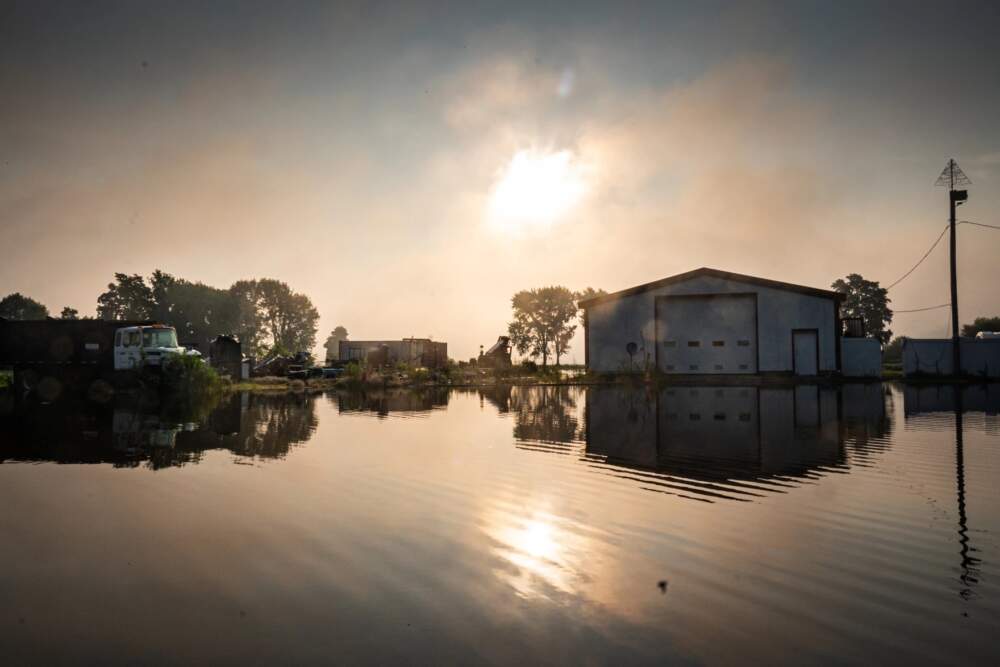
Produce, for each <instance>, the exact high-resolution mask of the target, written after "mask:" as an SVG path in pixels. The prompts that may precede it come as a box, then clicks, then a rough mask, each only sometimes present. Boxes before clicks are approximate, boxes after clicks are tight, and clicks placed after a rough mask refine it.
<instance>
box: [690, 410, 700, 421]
mask: <svg viewBox="0 0 1000 667" xmlns="http://www.w3.org/2000/svg"><path fill="white" fill-rule="evenodd" d="M688 419H690V420H691V421H693V422H698V421H701V413H700V412H692V413H691V414H689V415H688Z"/></svg>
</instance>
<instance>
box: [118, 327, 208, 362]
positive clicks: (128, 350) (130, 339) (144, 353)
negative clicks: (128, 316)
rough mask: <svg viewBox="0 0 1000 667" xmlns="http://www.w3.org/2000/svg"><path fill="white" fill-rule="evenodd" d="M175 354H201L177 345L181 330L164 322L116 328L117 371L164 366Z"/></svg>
mask: <svg viewBox="0 0 1000 667" xmlns="http://www.w3.org/2000/svg"><path fill="white" fill-rule="evenodd" d="M172 354H183V355H194V356H201V355H200V354H199V353H198V351H197V350H188V349H186V348H183V347H181V346H180V345H178V344H177V332H176V331H175V330H174V328H173V327H168V326H166V325H163V324H151V325H146V326H133V327H122V328H121V329H118V330H117V331H115V351H114V355H115V370H116V371H121V370H129V369H133V368H142V367H144V366H160V365H162V364H163V362H164V361H165V360H166V359H167V357H169V356H170V355H172Z"/></svg>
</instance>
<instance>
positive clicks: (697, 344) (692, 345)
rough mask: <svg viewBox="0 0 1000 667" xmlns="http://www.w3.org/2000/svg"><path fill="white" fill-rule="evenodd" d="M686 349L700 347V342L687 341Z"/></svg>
mask: <svg viewBox="0 0 1000 667" xmlns="http://www.w3.org/2000/svg"><path fill="white" fill-rule="evenodd" d="M688 347H701V341H700V340H689V341H688Z"/></svg>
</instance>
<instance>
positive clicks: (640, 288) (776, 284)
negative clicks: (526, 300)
mask: <svg viewBox="0 0 1000 667" xmlns="http://www.w3.org/2000/svg"><path fill="white" fill-rule="evenodd" d="M702 276H709V277H712V278H721V279H722V280H735V281H738V282H741V283H750V284H752V285H760V286H761V287H770V288H772V289H779V290H785V291H787V292H798V293H799V294H807V295H809V296H818V297H820V298H823V299H835V300H838V301H839V300H843V298H844V295H843V294H841V293H840V292H833V291H831V290H825V289H818V288H816V287H806V286H805V285H795V284H793V283H785V282H781V281H780V280H768V279H767V278H758V277H756V276H746V275H743V274H741V273H731V272H729V271H720V270H718V269H710V268H708V267H702V268H700V269H695V270H693V271H687V272H685V273H678V274H677V275H675V276H668V277H666V278H661V279H660V280H654V281H653V282H651V283H645V284H643V285H636V286H635V287H629V288H628V289H623V290H620V291H618V292H612V293H611V294H604V295H602V296H595V297H592V298H590V299H584V300H583V301H580V303H579V306H580V308H584V309H586V308H590V307H591V306H596V305H597V304H599V303H604V302H606V301H615V300H616V299H621V298H622V297H626V296H632V295H633V294H641V293H642V292H648V291H649V290H654V289H659V288H660V287H666V286H667V285H673V284H674V283H680V282H684V281H685V280H691V279H692V278H701V277H702Z"/></svg>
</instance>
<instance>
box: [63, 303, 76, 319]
mask: <svg viewBox="0 0 1000 667" xmlns="http://www.w3.org/2000/svg"><path fill="white" fill-rule="evenodd" d="M59 319H61V320H78V319H80V311H78V310H77V309H76V308H70V307H69V306H63V309H62V312H60V313H59Z"/></svg>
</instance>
